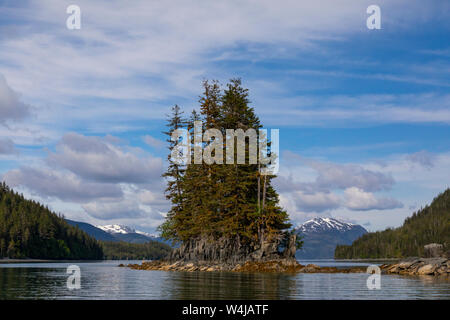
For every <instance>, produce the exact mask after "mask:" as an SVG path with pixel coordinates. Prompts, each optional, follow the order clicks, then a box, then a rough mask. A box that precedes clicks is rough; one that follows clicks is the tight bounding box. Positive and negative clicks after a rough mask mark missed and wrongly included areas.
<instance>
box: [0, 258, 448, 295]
mask: <svg viewBox="0 0 450 320" xmlns="http://www.w3.org/2000/svg"><path fill="white" fill-rule="evenodd" d="M130 262H131V261H128V262H127V261H125V262H123V263H130ZM119 263H122V261H103V262H89V263H86V262H71V263H33V264H31V263H30V264H0V299H450V281H449V280H443V279H438V278H435V277H430V276H428V277H404V276H391V275H386V276H384V275H383V276H382V278H381V290H368V289H367V287H366V280H367V277H368V275H366V274H255V273H232V272H164V271H145V270H131V269H128V268H119V267H117V265H118V264H119ZM136 263H138V262H136ZM308 263H316V264H320V265H333V264H334V265H336V262H332V261H330V262H328V263H327V262H324V261H319V262H308ZM71 264H77V265H79V266H80V268H81V289H80V290H73V291H70V290H68V289H67V287H66V282H67V277H68V275H67V274H66V268H67V266H69V265H71ZM348 265H355V264H352V262H346V265H345V266H348Z"/></svg>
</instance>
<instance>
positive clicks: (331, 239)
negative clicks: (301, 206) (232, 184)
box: [296, 218, 367, 259]
mask: <svg viewBox="0 0 450 320" xmlns="http://www.w3.org/2000/svg"><path fill="white" fill-rule="evenodd" d="M296 232H297V234H299V235H300V236H301V237H303V242H304V245H303V248H302V249H301V250H298V251H297V254H296V256H297V258H298V259H332V258H333V257H334V249H335V248H336V246H337V245H338V244H351V243H352V242H353V241H355V240H356V239H358V238H359V237H360V236H362V235H363V234H365V233H367V230H366V229H364V228H363V227H362V226H360V225H357V224H353V223H348V222H343V221H340V220H337V219H334V218H314V219H311V220H308V221H306V222H305V223H303V224H301V225H300V226H299V227H298V228H297V229H296Z"/></svg>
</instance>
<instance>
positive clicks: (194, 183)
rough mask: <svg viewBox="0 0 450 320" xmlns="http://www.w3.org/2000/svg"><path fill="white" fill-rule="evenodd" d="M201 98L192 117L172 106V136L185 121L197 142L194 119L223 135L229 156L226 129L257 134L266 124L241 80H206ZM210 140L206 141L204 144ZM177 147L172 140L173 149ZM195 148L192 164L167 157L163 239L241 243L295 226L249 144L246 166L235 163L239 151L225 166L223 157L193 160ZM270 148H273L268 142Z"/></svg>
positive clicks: (272, 235) (247, 144) (272, 234)
mask: <svg viewBox="0 0 450 320" xmlns="http://www.w3.org/2000/svg"><path fill="white" fill-rule="evenodd" d="M199 102H200V113H197V112H196V111H195V110H194V111H193V112H192V115H191V117H190V118H189V119H188V120H186V119H182V118H181V116H180V112H179V108H178V107H177V106H175V107H174V108H173V109H172V116H171V117H170V118H169V119H168V123H167V127H168V131H167V132H166V134H167V135H168V136H169V137H170V134H171V132H172V131H173V130H174V129H176V128H177V127H178V126H180V125H181V124H183V123H186V124H187V129H188V130H189V132H190V135H191V141H194V132H193V131H194V130H193V127H194V121H196V120H200V121H202V123H203V128H202V129H203V131H204V130H207V129H211V128H214V129H217V130H219V131H220V132H221V133H222V136H223V149H222V150H223V155H224V158H225V155H226V139H225V137H226V129H235V130H236V129H243V130H244V131H246V130H248V129H250V128H252V129H255V130H256V132H258V129H260V128H261V127H262V125H261V124H260V121H259V119H258V117H257V116H256V114H255V112H254V109H253V108H251V107H250V106H249V99H248V90H247V89H244V88H243V87H242V86H241V81H240V80H238V79H237V80H231V81H230V83H228V84H227V86H226V89H224V90H222V88H221V87H220V85H219V84H218V82H215V81H214V82H212V83H210V82H208V81H205V82H204V92H203V95H202V96H201V97H200V100H199ZM168 141H169V142H170V138H169V139H168ZM211 142H212V141H207V142H204V143H203V148H206V147H207V146H208V145H209V144H210V143H211ZM173 147H174V144H173V143H172V142H170V144H169V151H170V152H172V150H173ZM194 147H195V146H191V159H192V161H191V163H192V164H188V165H187V166H180V165H176V164H174V163H173V162H171V160H170V158H169V167H168V170H167V172H166V173H165V174H164V177H166V179H167V181H168V187H167V189H166V196H167V198H168V199H169V200H171V202H172V207H171V209H170V211H169V212H168V214H167V218H166V221H165V222H164V224H163V225H162V226H161V227H160V230H161V232H162V236H163V237H165V238H166V239H171V240H173V241H175V242H180V241H182V242H184V241H189V240H192V239H197V238H201V237H207V238H214V239H218V238H220V237H227V238H231V237H238V238H239V241H240V243H255V242H258V241H260V240H262V239H268V238H271V237H278V236H279V235H280V234H281V233H284V232H285V230H286V229H288V228H289V227H290V226H291V225H290V224H289V223H288V215H287V213H286V212H285V211H284V210H283V209H282V208H281V207H280V206H279V198H278V194H277V192H276V191H275V189H274V188H273V187H272V185H271V181H272V179H273V178H274V176H264V175H262V174H261V173H260V172H261V169H262V168H264V165H262V164H261V165H258V164H249V156H248V149H249V143H248V142H246V145H245V148H246V164H236V162H237V161H236V153H237V152H236V149H235V164H225V161H224V164H217V163H214V164H206V163H204V162H203V163H201V164H194V161H193V152H194ZM235 148H236V144H235ZM268 148H269V152H270V144H269V145H268ZM213 155H214V154H213Z"/></svg>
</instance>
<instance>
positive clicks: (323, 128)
mask: <svg viewBox="0 0 450 320" xmlns="http://www.w3.org/2000/svg"><path fill="white" fill-rule="evenodd" d="M70 4H77V5H79V6H80V8H81V22H82V25H81V29H80V30H68V29H67V28H66V19H67V17H68V14H67V13H66V8H67V6H68V5H70ZM371 4H377V5H379V6H380V8H381V29H380V30H369V29H367V27H366V19H367V17H368V16H369V15H368V14H367V13H366V8H367V7H368V6H369V5H371ZM449 9H450V4H449V3H448V1H445V0H442V1H428V2H427V3H426V5H424V4H423V2H422V1H402V0H399V1H356V0H355V1H331V0H329V1H320V2H317V3H313V4H312V3H309V2H307V1H281V2H273V1H237V0H233V1H222V2H218V1H214V2H213V1H170V2H167V1H133V2H132V3H130V2H125V1H81V0H80V1H56V0H43V1H21V2H20V3H17V2H16V1H0V17H1V18H0V177H1V178H2V179H3V180H5V181H7V183H8V184H10V185H12V186H13V187H14V188H15V189H17V190H20V191H21V192H24V194H25V195H27V196H29V197H32V198H34V199H37V200H39V201H42V202H44V203H46V204H48V205H49V206H50V207H51V208H53V209H54V210H56V211H59V212H62V213H64V214H65V215H66V216H67V217H69V218H72V219H78V220H81V221H86V222H90V223H93V224H111V223H122V224H127V225H131V226H134V227H137V228H138V229H141V230H144V231H150V232H153V231H154V230H155V228H156V227H157V226H158V225H159V224H160V223H161V222H162V219H163V218H164V214H165V212H166V211H167V207H168V204H167V202H166V201H165V200H164V197H163V192H162V190H163V188H164V181H163V180H162V179H161V178H160V174H161V172H162V171H163V168H164V165H165V160H164V159H165V157H166V150H165V149H164V146H163V144H162V143H161V141H160V140H162V139H164V138H163V136H162V134H161V131H162V129H163V126H164V116H165V114H166V113H168V111H169V108H170V107H171V106H172V105H174V104H179V105H180V106H181V107H182V108H183V110H185V111H186V112H190V111H191V110H192V108H195V107H196V106H197V105H198V103H197V101H198V96H199V94H200V93H201V82H202V80H203V79H218V80H219V81H221V83H223V84H225V83H226V81H227V80H228V79H230V78H233V77H240V78H242V80H243V83H244V85H245V86H246V87H248V88H249V89H250V99H251V101H252V106H253V107H255V110H256V112H257V113H258V115H259V116H260V118H261V120H262V123H263V124H264V126H265V127H266V128H279V129H280V147H281V167H280V175H279V178H277V181H276V184H277V186H278V188H279V190H280V194H281V201H282V204H283V206H284V207H285V208H286V210H287V211H288V212H289V214H290V216H291V218H292V220H293V222H294V223H295V224H298V223H301V222H304V221H305V220H307V219H309V218H312V217H315V216H327V217H329V216H332V217H337V218H341V219H344V220H346V221H351V222H355V223H359V224H362V225H364V226H365V227H366V228H367V229H369V230H380V229H384V228H385V227H388V226H398V225H400V224H401V223H402V221H403V219H404V218H405V217H406V216H408V215H411V214H412V212H413V211H414V210H417V209H419V208H420V207H421V206H424V205H425V204H427V203H429V202H430V201H431V200H432V198H433V197H434V196H436V195H437V194H438V193H440V192H442V191H444V190H445V189H446V188H448V187H449V185H450V183H449V178H450V139H449V136H450V81H449V78H450V76H449V75H450V72H449V71H450V45H449V43H450V41H449V40H450V32H449V29H450V22H449V21H450V19H449V16H450V10H449Z"/></svg>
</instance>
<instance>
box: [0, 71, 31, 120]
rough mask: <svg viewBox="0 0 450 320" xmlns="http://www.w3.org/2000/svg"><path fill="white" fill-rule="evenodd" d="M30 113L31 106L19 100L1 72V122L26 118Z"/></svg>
mask: <svg viewBox="0 0 450 320" xmlns="http://www.w3.org/2000/svg"><path fill="white" fill-rule="evenodd" d="M29 114H30V107H29V106H28V105H26V104H24V103H23V102H21V101H20V100H19V97H18V95H17V93H15V92H14V91H13V90H12V89H11V88H10V87H9V86H8V84H7V83H6V79H5V77H4V76H2V75H1V74H0V124H2V123H3V124H4V123H5V122H7V121H9V120H10V121H17V120H22V119H24V118H26V117H27V116H28V115H29Z"/></svg>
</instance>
